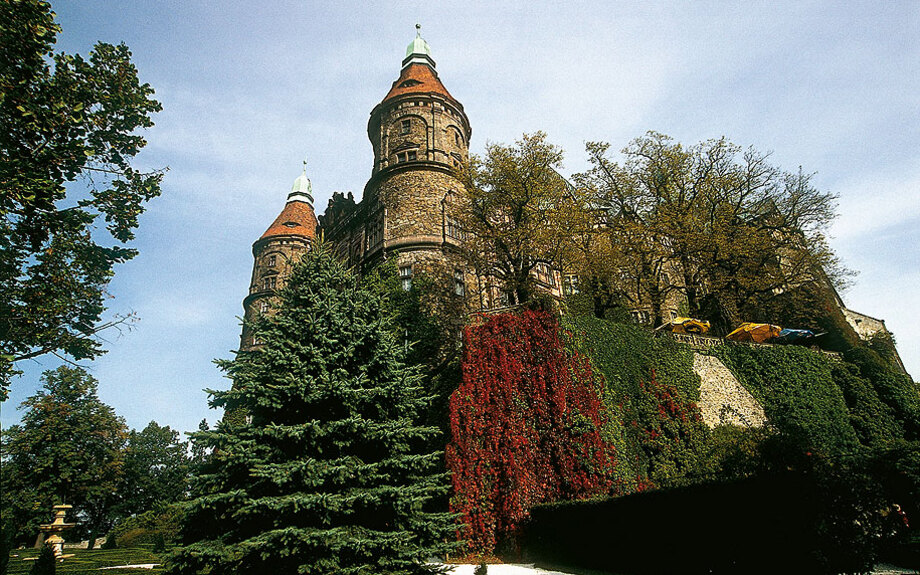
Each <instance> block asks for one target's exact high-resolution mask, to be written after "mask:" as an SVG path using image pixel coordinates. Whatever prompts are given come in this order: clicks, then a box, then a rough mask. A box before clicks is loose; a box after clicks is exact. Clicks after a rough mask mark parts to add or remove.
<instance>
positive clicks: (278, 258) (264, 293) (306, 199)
mask: <svg viewBox="0 0 920 575" xmlns="http://www.w3.org/2000/svg"><path fill="white" fill-rule="evenodd" d="M316 228H317V221H316V214H315V213H314V211H313V186H312V184H311V182H310V179H309V178H307V168H306V162H304V169H303V172H302V173H301V174H300V176H298V177H297V179H296V180H294V185H293V186H292V187H291V192H290V193H289V194H288V197H287V202H286V203H285V204H284V208H283V209H282V210H281V213H280V214H278V217H277V218H275V221H274V222H272V224H271V225H270V226H269V227H268V229H267V230H265V233H264V234H262V236H261V237H260V238H259V239H258V240H256V241H255V243H253V244H252V256H253V266H252V281H251V282H250V285H249V295H248V296H246V298H245V299H244V300H243V310H244V317H245V319H246V320H247V321H251V320H253V319H255V318H256V317H257V316H258V315H259V314H263V313H267V312H269V311H270V309H271V304H272V301H273V298H274V296H275V293H276V292H277V290H279V289H281V288H282V287H283V285H284V282H285V281H286V279H287V278H288V277H290V275H291V270H292V268H293V267H294V264H296V263H297V262H298V261H300V258H301V257H302V256H303V254H305V253H306V252H307V251H308V250H309V249H310V247H311V246H312V245H313V242H314V241H315V239H316ZM255 345H258V342H256V341H253V339H252V336H251V334H250V333H249V328H248V326H246V325H245V324H244V325H243V333H242V335H241V336H240V348H241V349H244V350H245V349H251V348H252V347H253V346H255Z"/></svg>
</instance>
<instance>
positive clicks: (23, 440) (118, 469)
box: [3, 366, 127, 542]
mask: <svg viewBox="0 0 920 575" xmlns="http://www.w3.org/2000/svg"><path fill="white" fill-rule="evenodd" d="M42 381H43V382H44V386H43V388H42V389H41V390H39V391H38V392H37V393H36V394H35V395H33V396H32V397H29V398H28V399H26V400H25V401H24V402H23V403H22V406H21V407H22V408H25V410H26V411H25V413H24V414H23V416H22V423H20V424H19V425H13V426H11V427H10V428H9V429H7V430H6V431H4V432H3V494H4V495H3V506H4V508H5V509H4V511H5V513H4V515H6V514H7V513H9V514H10V516H11V517H12V519H13V520H14V522H15V525H16V528H17V532H18V539H19V541H20V542H25V540H26V539H28V538H30V537H35V535H36V534H37V533H38V525H39V524H40V523H43V522H47V521H48V517H49V513H50V510H51V506H52V505H56V504H59V503H67V504H70V505H73V507H74V508H73V515H72V517H80V524H79V532H81V533H82V534H83V535H90V534H96V533H100V532H104V531H105V530H108V529H109V528H110V527H111V526H112V522H113V519H114V515H113V513H112V508H113V505H114V504H115V503H116V501H117V491H118V489H119V486H120V484H121V480H122V477H123V472H124V469H123V466H124V452H123V450H124V446H125V440H126V438H127V428H126V426H125V422H124V420H123V419H122V418H121V417H118V416H117V415H115V411H114V410H113V409H112V408H111V407H109V406H108V405H106V404H104V403H102V402H101V401H100V400H99V397H98V396H97V394H96V390H97V388H98V383H97V382H96V380H95V379H94V378H93V377H92V376H90V375H89V374H88V373H86V372H85V371H83V370H82V369H75V368H70V367H67V366H62V367H59V368H58V369H56V370H54V371H46V372H45V373H44V375H43V376H42Z"/></svg>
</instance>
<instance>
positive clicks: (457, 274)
mask: <svg viewBox="0 0 920 575" xmlns="http://www.w3.org/2000/svg"><path fill="white" fill-rule="evenodd" d="M454 294H456V295H461V296H462V295H466V283H465V282H464V281H463V270H461V269H459V268H458V269H455V270H454Z"/></svg>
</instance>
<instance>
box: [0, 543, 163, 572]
mask: <svg viewBox="0 0 920 575" xmlns="http://www.w3.org/2000/svg"><path fill="white" fill-rule="evenodd" d="M64 553H65V554H67V553H73V554H74V555H75V556H74V557H71V558H69V559H65V560H64V562H63V563H58V564H57V570H56V573H59V574H60V575H83V574H89V573H92V574H93V575H124V574H126V573H163V567H162V565H160V566H158V567H154V568H153V569H106V570H105V571H99V568H100V567H114V566H116V565H138V564H143V563H162V561H161V560H160V558H159V557H158V556H157V555H154V554H153V553H152V552H151V551H150V548H149V547H133V548H129V549H92V550H87V549H66V548H65V549H64ZM37 556H38V549H14V550H13V552H12V553H11V557H10V563H9V566H8V567H7V571H6V572H7V575H27V574H28V573H29V571H30V570H31V569H32V565H33V564H34V563H35V562H34V561H23V558H26V557H37Z"/></svg>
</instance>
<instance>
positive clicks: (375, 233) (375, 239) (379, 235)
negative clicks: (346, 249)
mask: <svg viewBox="0 0 920 575" xmlns="http://www.w3.org/2000/svg"><path fill="white" fill-rule="evenodd" d="M382 241H383V214H382V213H380V214H378V215H377V217H375V218H374V219H373V220H371V223H370V224H369V225H368V227H367V249H368V250H372V249H374V248H375V247H377V245H378V244H379V243H380V242H382Z"/></svg>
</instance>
